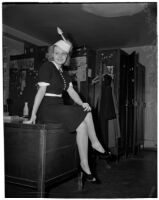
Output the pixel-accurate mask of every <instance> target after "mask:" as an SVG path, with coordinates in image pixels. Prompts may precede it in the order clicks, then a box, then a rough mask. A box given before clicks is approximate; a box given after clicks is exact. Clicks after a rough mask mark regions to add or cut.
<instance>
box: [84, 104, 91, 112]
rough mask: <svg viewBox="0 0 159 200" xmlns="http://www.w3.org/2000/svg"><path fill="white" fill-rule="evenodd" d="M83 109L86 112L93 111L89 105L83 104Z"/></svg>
mask: <svg viewBox="0 0 159 200" xmlns="http://www.w3.org/2000/svg"><path fill="white" fill-rule="evenodd" d="M82 107H83V108H84V111H91V110H92V109H91V107H90V106H89V104H88V103H83V104H82Z"/></svg>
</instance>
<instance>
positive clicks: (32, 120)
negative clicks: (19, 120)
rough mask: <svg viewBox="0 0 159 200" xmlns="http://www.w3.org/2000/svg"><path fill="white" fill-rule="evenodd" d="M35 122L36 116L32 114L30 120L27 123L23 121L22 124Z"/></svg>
mask: <svg viewBox="0 0 159 200" xmlns="http://www.w3.org/2000/svg"><path fill="white" fill-rule="evenodd" d="M35 122H36V115H35V114H32V116H31V118H30V120H29V121H24V122H23V124H35Z"/></svg>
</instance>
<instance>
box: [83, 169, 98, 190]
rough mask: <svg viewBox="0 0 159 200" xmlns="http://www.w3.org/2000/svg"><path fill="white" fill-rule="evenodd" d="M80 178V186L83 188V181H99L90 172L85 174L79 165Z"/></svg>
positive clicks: (95, 182) (96, 182)
mask: <svg viewBox="0 0 159 200" xmlns="http://www.w3.org/2000/svg"><path fill="white" fill-rule="evenodd" d="M80 179H81V184H80V185H81V188H82V189H83V188H84V185H85V182H89V183H93V184H99V183H100V181H99V180H98V179H97V178H96V177H94V176H93V175H92V174H87V173H86V172H85V171H84V170H83V169H82V168H81V167H80Z"/></svg>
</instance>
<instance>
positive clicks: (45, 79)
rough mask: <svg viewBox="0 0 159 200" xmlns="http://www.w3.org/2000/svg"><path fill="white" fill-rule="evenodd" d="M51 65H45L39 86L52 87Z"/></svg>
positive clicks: (41, 68) (40, 73)
mask: <svg viewBox="0 0 159 200" xmlns="http://www.w3.org/2000/svg"><path fill="white" fill-rule="evenodd" d="M51 67H52V66H51V65H49V63H44V64H43V65H42V66H41V67H40V70H39V78H38V85H39V86H48V85H50V79H51V74H52V70H51Z"/></svg>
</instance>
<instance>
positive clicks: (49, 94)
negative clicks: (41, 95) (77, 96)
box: [45, 93, 62, 97]
mask: <svg viewBox="0 0 159 200" xmlns="http://www.w3.org/2000/svg"><path fill="white" fill-rule="evenodd" d="M45 96H49V97H62V94H53V93H45Z"/></svg>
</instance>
